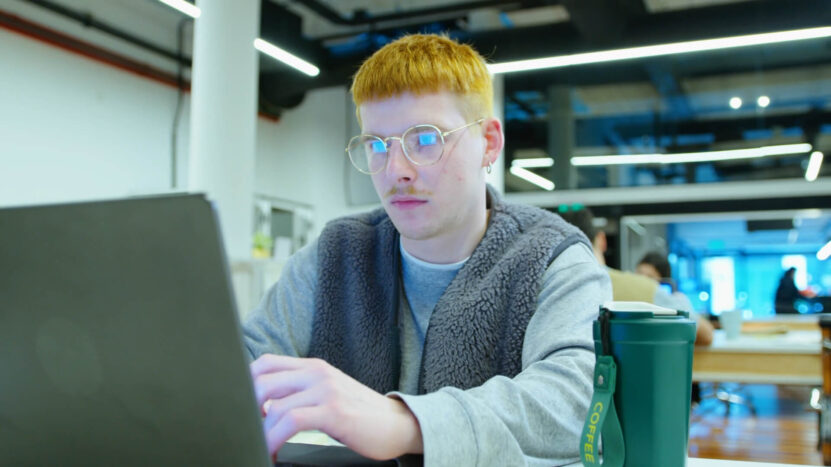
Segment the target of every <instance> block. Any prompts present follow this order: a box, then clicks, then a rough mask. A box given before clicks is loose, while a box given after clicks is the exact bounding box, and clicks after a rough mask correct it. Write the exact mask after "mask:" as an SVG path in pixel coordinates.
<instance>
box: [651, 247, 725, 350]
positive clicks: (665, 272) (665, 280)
mask: <svg viewBox="0 0 831 467" xmlns="http://www.w3.org/2000/svg"><path fill="white" fill-rule="evenodd" d="M635 273H637V274H640V275H642V276H646V277H649V278H651V279H654V280H656V281H658V282H659V283H661V284H668V285H669V286H670V287H671V289H672V291H671V295H672V298H673V299H675V301H676V303H677V305H676V306H677V307H678V309H679V310H684V311H689V312H690V313H694V312H695V310H693V304H692V302H691V301H690V299H689V297H687V296H686V295H684V293H683V292H681V291H680V290H678V288H677V287H676V286H675V282H674V281H673V280H672V267H671V266H670V265H669V260H668V259H667V256H666V255H665V254H663V253H661V252H658V251H650V252H648V253H647V254H645V255H643V258H641V260H640V261H638V265H637V266H635ZM707 324H710V331H709V332H710V334H712V324H711V323H709V321H708V322H707ZM702 326H704V325H702Z"/></svg>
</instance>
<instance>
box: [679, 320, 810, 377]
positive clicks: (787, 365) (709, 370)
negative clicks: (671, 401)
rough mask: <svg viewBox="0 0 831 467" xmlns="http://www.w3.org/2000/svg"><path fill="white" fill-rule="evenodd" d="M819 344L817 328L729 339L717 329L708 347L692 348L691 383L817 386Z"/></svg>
mask: <svg viewBox="0 0 831 467" xmlns="http://www.w3.org/2000/svg"><path fill="white" fill-rule="evenodd" d="M820 342H821V341H820V331H819V329H818V328H817V330H812V331H789V332H787V333H785V334H774V335H747V334H742V335H740V336H739V337H738V338H736V339H733V340H727V339H726V337H725V335H724V332H723V331H720V330H717V331H715V334H714V337H713V344H712V345H711V346H709V347H704V346H696V348H695V355H694V357H693V381H699V382H734V383H761V384H765V383H766V384H797V385H809V386H819V385H821V384H822V355H821V352H820Z"/></svg>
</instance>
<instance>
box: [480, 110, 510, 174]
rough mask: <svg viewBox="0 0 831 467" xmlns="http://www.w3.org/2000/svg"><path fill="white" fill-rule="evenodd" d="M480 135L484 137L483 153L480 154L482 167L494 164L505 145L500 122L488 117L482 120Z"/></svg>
mask: <svg viewBox="0 0 831 467" xmlns="http://www.w3.org/2000/svg"><path fill="white" fill-rule="evenodd" d="M482 136H484V137H485V154H484V155H483V156H482V167H487V166H488V165H490V164H494V163H495V162H496V160H497V159H498V158H499V155H500V154H501V153H502V148H503V147H504V146H505V136H504V135H503V134H502V122H500V121H499V119H497V118H494V117H490V118H487V119H485V121H484V122H482Z"/></svg>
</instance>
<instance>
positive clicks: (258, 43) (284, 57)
mask: <svg viewBox="0 0 831 467" xmlns="http://www.w3.org/2000/svg"><path fill="white" fill-rule="evenodd" d="M254 47H255V48H256V49H257V50H259V51H260V52H262V53H264V54H266V55H268V56H269V57H271V58H274V59H277V60H279V61H281V62H283V63H285V64H286V65H288V66H290V67H292V68H294V69H296V70H298V71H301V72H303V73H305V74H307V75H309V76H317V75H319V74H320V68H318V67H316V66H314V65H312V64H311V63H309V62H307V61H306V60H303V59H302V58H300V57H298V56H296V55H292V54H291V53H289V52H286V51H285V50H283V49H281V48H280V47H277V46H276V45H274V44H272V43H270V42H268V41H264V40H262V39H260V38H257V39H254Z"/></svg>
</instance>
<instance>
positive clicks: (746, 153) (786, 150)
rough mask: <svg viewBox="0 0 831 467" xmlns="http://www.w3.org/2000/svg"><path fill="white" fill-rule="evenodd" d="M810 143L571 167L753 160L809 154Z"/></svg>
mask: <svg viewBox="0 0 831 467" xmlns="http://www.w3.org/2000/svg"><path fill="white" fill-rule="evenodd" d="M810 150H811V145H810V144H808V143H799V144H782V145H778V146H762V147H759V148H748V149H730V150H727V151H709V152H686V153H677V154H617V155H604V156H578V157H572V158H571V165H576V166H583V165H623V164H683V163H688V162H710V161H724V160H732V159H753V158H757V157H766V156H781V155H785V154H801V153H804V152H809V151H810Z"/></svg>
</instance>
